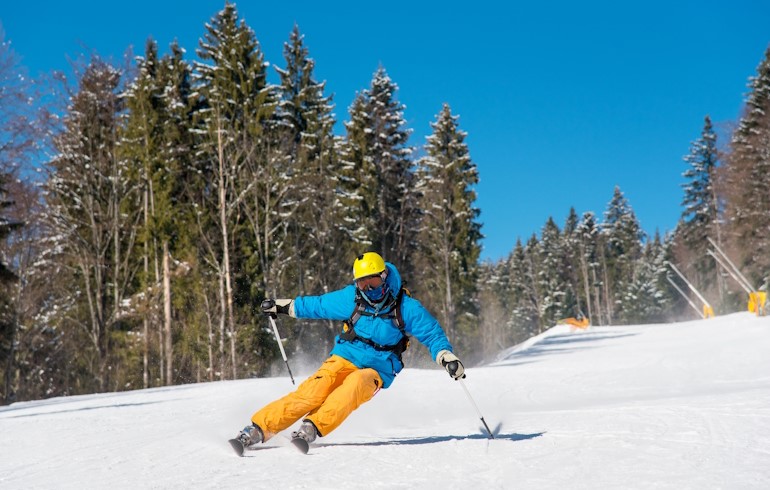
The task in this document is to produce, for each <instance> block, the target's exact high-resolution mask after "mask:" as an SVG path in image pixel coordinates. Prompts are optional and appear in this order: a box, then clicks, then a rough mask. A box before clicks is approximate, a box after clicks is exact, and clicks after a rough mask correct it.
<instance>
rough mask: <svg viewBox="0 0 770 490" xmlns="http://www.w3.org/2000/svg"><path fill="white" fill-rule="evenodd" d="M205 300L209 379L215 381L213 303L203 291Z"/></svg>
mask: <svg viewBox="0 0 770 490" xmlns="http://www.w3.org/2000/svg"><path fill="white" fill-rule="evenodd" d="M203 302H204V305H205V307H206V326H207V327H208V339H209V341H208V352H209V368H208V369H209V381H214V325H213V322H212V321H211V305H209V296H208V294H206V292H205V291H203Z"/></svg>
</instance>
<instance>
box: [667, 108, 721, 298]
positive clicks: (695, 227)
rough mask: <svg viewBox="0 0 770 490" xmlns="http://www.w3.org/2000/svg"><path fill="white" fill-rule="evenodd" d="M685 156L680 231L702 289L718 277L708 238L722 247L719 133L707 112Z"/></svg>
mask: <svg viewBox="0 0 770 490" xmlns="http://www.w3.org/2000/svg"><path fill="white" fill-rule="evenodd" d="M684 160H685V162H687V164H688V165H689V167H688V169H687V170H686V171H685V172H684V173H683V174H682V175H683V177H685V178H686V179H687V180H688V182H687V183H685V184H683V185H682V187H683V188H684V199H683V201H682V206H683V207H684V210H683V211H682V217H681V224H680V225H679V226H678V227H677V232H678V235H679V236H680V240H679V241H681V242H682V246H683V247H684V248H685V250H686V255H687V256H688V258H689V260H687V263H688V265H691V266H692V268H693V270H694V272H695V273H694V274H692V276H693V277H692V280H693V281H694V282H695V284H696V287H697V288H698V289H699V290H706V289H710V287H711V286H713V285H715V283H716V281H717V280H718V277H719V276H718V273H719V271H718V270H717V269H716V267H717V266H716V263H715V262H714V259H712V258H711V257H709V256H708V255H707V253H706V252H707V251H708V250H709V248H710V246H709V242H708V238H711V239H712V240H714V241H716V242H717V243H718V244H720V245H719V246H720V248H722V246H721V243H722V235H721V229H720V219H721V217H720V214H721V205H720V203H719V198H718V196H717V193H716V178H715V173H716V170H717V166H718V164H719V156H718V153H717V136H716V133H715V132H714V128H713V127H712V125H711V119H710V118H709V117H708V116H706V119H705V123H704V127H703V132H702V134H701V137H700V138H699V139H698V140H697V141H695V142H693V143H692V145H691V148H690V153H689V154H688V155H687V156H686V157H685V158H684ZM720 289H721V288H720Z"/></svg>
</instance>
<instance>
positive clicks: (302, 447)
mask: <svg viewBox="0 0 770 490" xmlns="http://www.w3.org/2000/svg"><path fill="white" fill-rule="evenodd" d="M291 443H292V445H294V447H296V448H297V450H298V451H299V452H301V453H302V454H307V452H308V451H310V444H308V443H307V441H306V440H304V439H303V438H301V437H295V438H293V439H292V440H291Z"/></svg>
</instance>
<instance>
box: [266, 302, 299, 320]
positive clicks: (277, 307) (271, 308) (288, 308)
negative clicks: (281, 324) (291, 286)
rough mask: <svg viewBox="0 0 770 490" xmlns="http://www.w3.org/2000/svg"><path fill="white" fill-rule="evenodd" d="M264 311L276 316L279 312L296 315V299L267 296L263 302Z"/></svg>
mask: <svg viewBox="0 0 770 490" xmlns="http://www.w3.org/2000/svg"><path fill="white" fill-rule="evenodd" d="M261 307H262V313H264V314H266V315H270V316H271V317H273V318H275V317H277V316H278V314H281V315H289V316H291V317H293V316H294V300H293V299H270V298H267V299H265V300H264V301H263V302H262V305H261Z"/></svg>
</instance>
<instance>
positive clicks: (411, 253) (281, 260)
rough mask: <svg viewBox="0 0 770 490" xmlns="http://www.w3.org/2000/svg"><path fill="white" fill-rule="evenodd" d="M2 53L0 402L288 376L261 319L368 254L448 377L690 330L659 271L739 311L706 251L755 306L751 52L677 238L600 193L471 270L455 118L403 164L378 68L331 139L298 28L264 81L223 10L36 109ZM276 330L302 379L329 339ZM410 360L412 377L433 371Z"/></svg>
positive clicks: (93, 62) (769, 201) (85, 67)
mask: <svg viewBox="0 0 770 490" xmlns="http://www.w3.org/2000/svg"><path fill="white" fill-rule="evenodd" d="M0 42H2V44H0V375H1V376H0V403H12V402H14V401H20V400H31V399H40V398H48V397H54V396H63V395H76V394H83V393H94V392H107V391H121V390H132V389H140V388H148V387H158V386H165V385H173V384H182V383H195V382H205V381H217V380H228V379H239V378H247V377H261V376H276V375H284V372H285V371H284V370H285V365H284V363H283V361H282V359H281V355H280V351H279V348H278V345H277V343H276V339H275V338H274V336H273V332H272V330H271V328H270V325H269V323H268V322H267V321H266V319H265V317H264V316H263V315H262V314H261V313H260V310H259V305H260V303H261V301H262V300H263V299H264V298H266V297H272V298H276V297H278V298H293V297H295V296H299V295H317V294H322V293H324V292H328V291H333V290H335V289H338V288H341V287H343V286H344V285H346V284H348V283H350V281H351V269H352V263H353V259H354V258H355V257H356V256H357V255H358V254H360V253H363V252H365V251H368V250H374V251H378V252H379V253H381V255H382V256H383V257H385V259H386V260H388V261H390V262H392V263H393V264H395V265H396V266H397V267H398V268H399V271H400V272H401V275H402V276H403V278H404V279H405V281H406V285H407V287H409V288H410V290H411V293H412V295H413V296H414V297H415V298H417V299H419V300H420V301H421V302H422V303H423V304H424V305H425V306H426V307H427V308H428V310H430V311H431V312H432V314H433V315H434V316H436V318H437V319H438V320H439V322H440V323H441V324H442V326H443V327H444V329H445V330H446V332H447V334H448V336H449V338H450V340H451V341H452V342H453V344H454V347H455V351H456V352H457V353H458V355H459V356H460V357H461V358H462V359H463V361H464V362H465V363H466V365H473V364H478V363H482V362H485V361H490V360H493V359H494V356H495V354H496V353H498V352H500V350H502V349H504V348H507V347H510V346H512V345H514V344H516V343H519V342H522V341H524V340H526V339H527V338H529V337H531V336H533V335H537V334H538V333H540V332H543V331H544V330H545V329H548V328H550V327H551V326H553V325H555V324H557V323H559V322H560V321H562V320H563V319H565V318H568V317H577V316H585V317H588V318H589V319H590V321H591V324H592V325H623V324H631V323H633V324H636V323H656V322H669V321H676V320H684V319H692V318H696V317H697V313H696V312H694V311H693V310H692V308H691V307H690V305H688V303H687V301H686V299H685V298H684V296H683V295H682V294H680V292H679V291H678V290H677V288H679V289H681V290H684V291H686V287H685V286H684V285H683V284H682V283H681V281H679V279H678V278H677V277H676V276H673V275H672V274H671V269H670V267H669V266H668V264H669V263H674V264H677V266H678V267H679V269H680V270H681V271H682V272H683V274H684V275H685V276H686V277H687V278H688V279H689V280H690V281H691V282H692V284H693V285H694V286H695V287H696V288H697V289H698V291H700V292H701V293H703V295H704V296H705V297H706V298H708V300H709V302H710V303H711V304H712V305H713V307H714V309H715V310H716V312H717V314H724V313H728V312H733V311H743V310H745V309H746V301H747V295H746V293H745V291H744V290H743V289H741V287H740V286H739V285H738V284H737V283H736V282H735V281H734V280H733V278H732V277H731V276H730V275H728V274H726V273H725V271H724V270H723V269H722V268H720V266H719V264H718V263H717V262H716V261H715V259H714V258H713V257H712V256H711V255H710V254H709V250H711V246H710V243H711V242H712V241H713V243H716V244H718V246H719V247H720V248H721V249H722V250H724V251H725V252H726V253H727V255H728V256H729V257H731V258H732V260H733V262H734V263H735V264H736V266H737V267H738V268H739V269H740V270H741V271H742V272H743V274H744V275H745V276H746V277H747V278H748V280H749V281H750V282H751V283H752V284H753V285H754V287H755V288H757V289H762V288H764V290H766V289H767V287H768V282H769V281H770V49H768V50H767V51H766V52H765V55H764V58H763V59H761V60H759V64H758V67H757V71H756V74H755V75H754V76H752V77H751V78H750V79H749V81H748V83H749V86H748V92H747V94H746V99H745V108H744V111H743V113H742V115H741V117H740V120H739V121H735V124H734V127H733V128H731V130H730V132H729V134H725V135H719V137H720V140H719V141H718V137H717V132H716V131H715V129H714V127H713V125H712V121H711V120H710V118H709V117H708V116H705V117H704V121H703V127H702V132H701V133H700V137H699V138H698V139H697V140H696V141H694V142H692V143H690V151H689V153H688V154H687V155H685V157H684V159H683V161H681V162H672V165H679V166H680V168H681V172H682V204H681V219H680V220H679V224H678V225H677V227H676V228H675V229H674V230H671V231H667V232H665V233H664V234H661V233H660V232H656V233H655V234H654V235H653V236H650V235H648V234H647V233H645V232H644V231H643V230H642V229H641V227H640V224H639V222H638V220H637V218H636V216H635V213H634V210H633V208H632V206H631V203H630V202H629V201H628V200H627V199H626V197H625V195H624V194H623V191H622V189H620V188H615V189H608V190H607V195H608V196H610V195H611V196H612V198H611V200H610V201H609V202H608V203H607V206H606V209H604V210H600V212H598V213H597V212H594V211H585V212H582V213H580V214H579V213H578V212H577V211H576V210H575V209H571V210H569V215H568V218H567V219H566V221H565V222H564V223H557V222H556V221H554V219H553V218H550V217H549V218H547V219H546V220H545V223H544V224H543V226H542V228H541V229H540V230H538V231H537V233H533V234H532V235H531V236H529V237H522V238H520V239H519V240H517V241H516V242H515V244H512V247H511V251H510V254H509V255H508V256H507V257H506V258H505V259H503V260H499V261H496V262H489V261H482V260H481V259H480V255H481V242H482V239H483V229H482V225H481V223H482V216H481V210H480V209H479V208H478V207H477V206H476V198H477V194H476V184H477V183H478V181H479V169H478V168H477V166H476V164H475V163H474V161H473V159H472V158H471V151H470V149H469V147H468V145H467V144H466V137H467V134H466V132H464V131H463V130H462V129H461V126H460V116H459V115H458V114H456V113H454V112H453V111H452V108H451V107H450V105H449V104H444V105H443V106H442V107H437V108H436V115H435V119H434V120H433V121H430V122H429V123H430V127H431V130H432V133H431V135H430V136H429V137H428V138H427V139H426V141H425V143H424V145H423V146H421V147H416V146H413V143H412V142H411V141H410V134H411V132H412V131H411V129H410V128H409V127H408V125H407V123H406V120H405V119H404V106H403V104H401V103H400V102H399V99H398V85H397V84H396V82H395V81H394V80H392V79H391V78H390V76H389V75H388V73H387V71H386V69H385V67H382V66H381V67H379V68H378V69H377V70H376V71H375V72H374V73H373V75H372V78H371V83H370V84H369V86H368V87H362V88H361V90H360V92H358V93H357V94H356V97H355V99H354V101H353V103H352V104H351V105H350V107H349V108H347V114H346V115H345V120H344V121H340V123H342V124H343V126H341V127H342V128H344V134H342V135H339V134H336V133H335V125H337V123H338V121H336V120H335V116H334V114H333V107H334V103H333V100H332V97H331V96H330V95H328V94H327V93H326V86H325V82H323V81H318V80H317V79H316V77H315V74H314V70H315V64H314V61H313V58H312V57H311V55H310V51H309V49H308V47H307V46H306V45H305V43H304V38H303V35H302V33H301V32H300V29H299V27H298V26H295V27H294V29H293V31H292V32H290V33H288V36H287V41H286V42H285V44H284V46H283V60H269V61H270V62H269V63H268V60H266V59H265V56H264V53H263V51H262V47H261V46H260V44H259V42H258V41H257V36H256V34H255V32H254V31H253V30H252V29H251V28H250V27H249V26H248V24H247V23H246V22H245V21H244V20H243V19H241V18H240V17H239V13H238V11H237V8H236V7H235V6H234V5H233V4H226V5H225V6H224V8H223V9H222V10H221V11H220V12H218V13H216V14H215V15H214V16H213V17H212V18H211V20H210V21H209V22H208V23H207V24H206V25H205V26H204V27H203V28H202V35H201V37H200V42H199V45H198V46H197V48H196V51H195V55H196V56H195V57H194V59H195V61H193V60H192V59H191V57H189V56H187V55H186V51H185V48H184V47H182V46H180V45H178V44H176V43H174V44H172V45H171V46H169V47H168V48H167V49H163V48H159V46H158V45H157V43H156V42H155V41H153V40H152V39H150V40H148V41H147V43H146V45H145V46H144V52H143V53H142V54H141V56H138V57H137V58H136V59H134V60H131V62H130V63H126V64H125V66H122V65H119V64H115V63H111V62H108V61H106V60H104V59H101V58H100V57H99V56H98V55H95V54H94V55H90V56H89V57H88V58H87V59H85V60H83V61H82V62H81V63H79V64H78V65H77V66H76V69H75V70H74V75H73V76H70V77H58V78H57V79H56V80H52V83H56V84H57V86H58V87H59V90H58V92H57V94H59V95H60V96H59V97H56V96H54V95H51V94H50V93H36V86H35V84H34V83H31V81H29V80H28V79H26V78H25V77H21V76H19V73H20V72H21V69H22V67H21V65H20V63H19V60H18V59H17V57H16V55H15V53H14V51H13V50H12V49H11V47H10V43H9V42H8V41H7V40H5V39H1V38H0ZM161 52H166V54H163V55H161V54H160V53H161ZM268 70H275V73H270V77H273V75H277V79H278V80H279V83H270V82H269V81H268V78H269V77H268V75H269V73H268ZM30 98H32V99H34V100H35V101H36V103H35V104H30V103H29V102H28V101H29V100H30ZM426 123H428V122H427V121H426ZM698 129H700V128H696V129H695V131H697V130H698ZM686 145H687V142H683V148H684V147H686ZM43 156H44V157H43ZM515 219H516V217H515V216H511V220H515ZM678 281H679V282H678ZM352 308H353V306H352V305H351V311H352ZM279 328H280V331H281V336H282V337H283V339H284V340H283V344H284V346H285V349H286V352H287V354H288V356H289V360H290V363H292V364H294V365H296V368H295V370H299V369H301V368H302V367H304V366H305V365H307V366H310V367H313V366H315V365H316V364H317V363H318V362H320V360H321V359H323V358H325V356H326V355H327V353H328V352H329V350H330V348H331V345H332V343H333V341H334V336H335V335H336V334H337V333H338V332H339V330H340V328H341V325H340V324H338V323H337V322H329V321H297V320H294V319H291V318H287V317H281V319H280V320H279ZM416 344H417V342H412V347H411V348H410V350H409V351H408V352H407V354H406V357H405V358H406V363H407V365H408V366H427V365H430V364H432V361H431V359H429V356H428V355H427V354H426V352H425V350H424V348H422V347H421V346H419V345H416ZM293 368H294V366H293Z"/></svg>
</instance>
